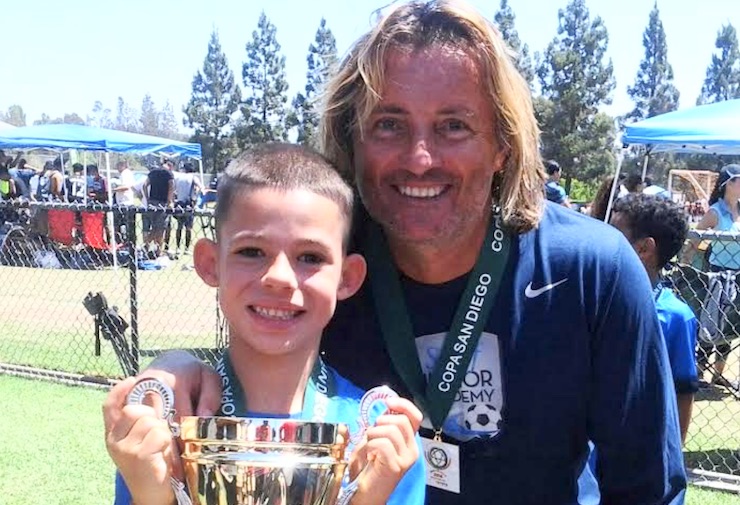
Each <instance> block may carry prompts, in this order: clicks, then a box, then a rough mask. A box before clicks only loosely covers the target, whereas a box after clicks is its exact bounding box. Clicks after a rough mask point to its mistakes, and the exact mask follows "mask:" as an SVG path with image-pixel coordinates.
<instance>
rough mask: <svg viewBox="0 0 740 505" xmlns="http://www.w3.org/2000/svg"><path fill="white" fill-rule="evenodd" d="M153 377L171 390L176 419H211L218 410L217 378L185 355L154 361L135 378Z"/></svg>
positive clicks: (174, 353) (170, 354)
mask: <svg viewBox="0 0 740 505" xmlns="http://www.w3.org/2000/svg"><path fill="white" fill-rule="evenodd" d="M144 377H153V378H155V379H159V380H161V381H162V382H164V383H165V384H167V385H168V386H170V387H171V388H172V391H173V392H174V394H175V412H176V414H177V417H178V418H179V417H184V416H192V415H196V416H212V415H215V414H216V412H217V411H218V409H219V407H220V406H221V378H220V377H219V376H218V374H217V373H216V371H215V370H214V369H213V368H212V367H210V366H208V365H206V364H205V363H204V362H203V361H201V360H200V359H198V358H196V357H195V356H193V355H192V354H190V353H189V352H186V351H170V352H167V353H165V354H163V355H161V356H159V357H157V358H156V359H155V360H154V361H153V362H152V363H151V364H150V365H149V367H148V368H147V369H146V370H144V371H143V372H141V373H140V374H139V376H138V378H140V379H141V378H144Z"/></svg>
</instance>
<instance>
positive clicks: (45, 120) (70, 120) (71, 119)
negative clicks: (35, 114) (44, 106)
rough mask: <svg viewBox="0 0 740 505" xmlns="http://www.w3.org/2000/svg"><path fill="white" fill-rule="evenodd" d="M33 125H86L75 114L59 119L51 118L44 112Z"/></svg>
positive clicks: (68, 114)
mask: <svg viewBox="0 0 740 505" xmlns="http://www.w3.org/2000/svg"><path fill="white" fill-rule="evenodd" d="M33 124H34V125H41V124H79V125H84V124H87V123H86V122H85V120H84V119H82V118H81V117H80V116H79V114H77V113H76V112H72V113H65V114H64V115H63V116H61V117H56V118H51V117H50V116H49V115H48V114H46V113H45V112H44V113H42V114H41V118H40V119H37V120H36V121H34V122H33Z"/></svg>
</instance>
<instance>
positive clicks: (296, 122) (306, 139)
mask: <svg viewBox="0 0 740 505" xmlns="http://www.w3.org/2000/svg"><path fill="white" fill-rule="evenodd" d="M306 63H307V64H308V71H307V72H306V87H305V90H304V92H303V93H298V94H297V95H296V96H295V98H293V102H292V110H291V112H290V114H289V116H288V121H287V124H288V127H289V128H292V127H293V126H296V127H297V129H298V138H297V141H298V143H300V144H305V145H309V146H312V147H314V148H315V147H318V146H317V143H318V139H317V133H318V129H319V113H318V111H317V110H316V109H317V105H318V100H319V98H320V96H321V93H322V92H323V89H324V86H325V85H326V81H327V80H328V78H329V75H330V74H331V72H333V71H334V68H335V67H336V65H337V42H336V39H334V34H332V32H331V30H330V29H329V28H327V27H326V20H325V19H323V18H322V19H321V23H320V25H319V29H318V30H316V37H315V38H314V41H313V43H312V44H311V45H310V46H309V47H308V56H307V57H306Z"/></svg>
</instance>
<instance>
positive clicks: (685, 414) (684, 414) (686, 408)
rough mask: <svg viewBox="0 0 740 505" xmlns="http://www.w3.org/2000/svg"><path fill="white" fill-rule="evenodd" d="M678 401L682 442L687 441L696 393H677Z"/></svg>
mask: <svg viewBox="0 0 740 505" xmlns="http://www.w3.org/2000/svg"><path fill="white" fill-rule="evenodd" d="M676 401H677V402H678V423H679V425H680V426H681V443H682V444H683V443H684V442H686V433H688V431H689V424H691V411H692V409H693V407H694V393H685V394H678V395H676Z"/></svg>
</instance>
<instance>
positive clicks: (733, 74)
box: [697, 24, 740, 104]
mask: <svg viewBox="0 0 740 505" xmlns="http://www.w3.org/2000/svg"><path fill="white" fill-rule="evenodd" d="M714 45H715V47H716V48H717V49H719V54H713V55H712V64H711V65H709V67H707V74H706V78H705V79H704V85H703V86H702V88H701V95H700V96H699V99H698V100H697V104H702V103H713V102H722V101H724V100H731V99H733V98H740V50H739V49H738V40H737V32H736V31H735V28H734V27H733V26H732V25H731V24H727V25H726V26H722V29H721V30H720V31H719V32H718V33H717V41H716V42H715V44H714Z"/></svg>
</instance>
